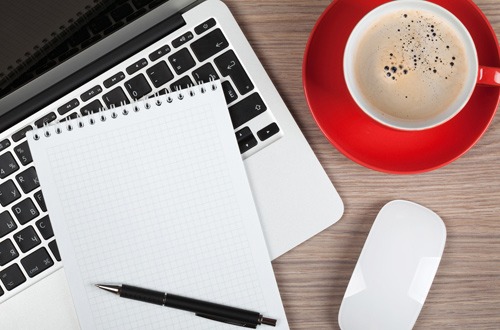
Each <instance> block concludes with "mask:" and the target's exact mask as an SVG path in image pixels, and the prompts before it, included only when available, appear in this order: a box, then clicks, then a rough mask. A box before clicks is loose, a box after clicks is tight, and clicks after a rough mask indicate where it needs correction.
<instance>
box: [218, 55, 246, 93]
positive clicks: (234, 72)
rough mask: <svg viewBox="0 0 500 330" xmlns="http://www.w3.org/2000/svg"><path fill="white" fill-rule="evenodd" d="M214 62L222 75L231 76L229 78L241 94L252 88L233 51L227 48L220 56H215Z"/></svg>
mask: <svg viewBox="0 0 500 330" xmlns="http://www.w3.org/2000/svg"><path fill="white" fill-rule="evenodd" d="M214 62H215V65H217V67H218V68H219V71H220V73H221V74H222V76H224V77H227V76H229V77H231V80H232V81H233V82H234V85H235V86H236V88H237V89H238V91H239V92H240V94H241V95H245V94H246V93H248V92H250V91H251V90H253V88H254V86H253V84H252V81H251V80H250V78H249V77H248V75H247V73H246V72H245V69H244V68H243V66H242V65H241V63H240V61H239V60H238V58H237V57H236V54H235V53H234V51H232V50H228V51H227V52H225V53H224V54H222V55H221V56H219V57H217V58H216V59H215V60H214Z"/></svg>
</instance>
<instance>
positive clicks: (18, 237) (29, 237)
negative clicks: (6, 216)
mask: <svg viewBox="0 0 500 330" xmlns="http://www.w3.org/2000/svg"><path fill="white" fill-rule="evenodd" d="M14 240H15V241H16V243H17V245H18V246H19V248H20V249H21V251H23V252H26V251H29V250H31V249H32V248H34V247H35V246H37V245H38V244H40V238H39V237H38V235H37V234H36V233H35V230H34V229H33V227H31V226H28V227H26V228H24V229H23V230H21V231H20V232H18V233H16V234H14Z"/></svg>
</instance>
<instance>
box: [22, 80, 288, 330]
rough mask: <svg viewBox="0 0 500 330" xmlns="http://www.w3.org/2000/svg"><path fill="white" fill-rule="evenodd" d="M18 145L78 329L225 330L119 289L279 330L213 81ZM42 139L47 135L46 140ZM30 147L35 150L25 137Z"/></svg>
mask: <svg viewBox="0 0 500 330" xmlns="http://www.w3.org/2000/svg"><path fill="white" fill-rule="evenodd" d="M214 84H215V86H217V90H215V91H213V90H211V88H210V85H205V88H206V92H205V93H204V94H202V93H201V92H200V87H195V88H194V89H193V91H194V92H195V96H190V95H189V93H188V92H186V91H183V92H181V93H183V95H184V99H183V100H179V99H178V97H177V95H178V93H173V94H171V97H172V98H173V102H172V103H167V102H166V98H167V96H162V97H160V98H159V100H161V101H162V105H160V106H158V105H156V104H155V100H156V99H151V100H148V101H147V102H148V104H149V105H151V107H150V109H146V106H145V104H140V103H139V109H140V110H139V111H138V112H135V111H133V110H132V109H133V105H131V106H127V107H126V109H128V110H129V113H128V115H123V114H122V112H121V111H122V110H123V109H121V108H118V109H115V110H110V111H114V112H115V113H119V115H118V116H117V118H112V117H111V113H110V111H107V112H105V113H104V114H105V116H106V120H105V121H104V122H103V121H101V120H100V116H101V115H100V114H96V115H92V116H91V117H90V118H94V120H95V124H94V125H90V123H89V120H90V118H82V119H81V121H83V122H84V124H85V126H84V127H83V128H79V127H78V125H77V121H78V119H77V120H75V121H72V122H71V124H72V125H73V126H74V128H73V130H72V131H67V128H66V124H59V125H60V126H59V128H61V129H62V132H61V133H60V134H56V128H57V126H55V127H49V128H45V129H41V130H38V131H35V132H33V133H32V134H30V136H29V137H28V138H29V140H30V142H29V143H30V148H31V151H32V154H33V157H34V161H35V164H36V166H37V171H38V176H39V178H40V182H41V185H42V189H43V193H44V197H45V200H46V203H47V207H48V209H49V212H50V217H51V221H52V224H53V227H54V231H55V234H56V238H57V242H58V246H59V250H60V252H61V256H62V259H63V263H64V269H65V272H66V275H67V278H68V282H69V286H70V290H71V293H72V296H73V301H74V303H75V308H76V311H77V314H78V318H79V321H80V325H81V327H82V328H83V329H233V328H234V326H231V325H227V324H224V323H220V322H215V321H211V320H206V319H203V318H200V317H196V316H195V315H194V314H193V313H189V312H185V311H180V310H175V309H171V308H165V307H161V306H156V305H152V304H147V303H143V302H137V301H133V300H129V299H123V298H119V297H118V296H116V295H113V294H110V293H108V292H105V291H103V290H100V289H98V288H96V287H95V286H94V284H96V283H105V284H106V283H111V284H129V285H135V286H140V287H145V288H149V289H153V290H158V291H166V292H168V293H172V294H178V295H184V296H187V297H190V298H195V299H201V300H206V301H211V302H215V303H220V304H225V305H229V306H234V307H240V308H244V309H249V310H254V311H258V312H260V313H262V314H264V315H266V316H269V317H273V318H277V319H278V327H277V328H279V329H288V324H287V321H286V316H285V313H284V310H283V306H282V303H281V299H280V295H279V291H278V288H277V285H276V281H275V278H274V273H273V270H272V267H271V263H270V261H269V257H268V253H267V249H266V245H265V241H264V238H263V234H262V230H261V228H260V223H259V220H258V216H257V212H256V209H255V205H254V204H253V199H252V195H251V191H250V188H249V184H248V181H247V177H246V174H245V170H244V166H243V162H242V160H241V156H240V153H239V150H238V147H237V144H236V141H235V137H234V132H233V129H232V125H231V122H230V118H229V115H228V111H227V106H226V103H225V100H224V96H223V93H222V88H221V85H220V83H219V82H216V83H214ZM46 132H50V133H51V136H50V137H45V136H44V134H45V133H46ZM35 134H36V135H39V136H40V139H39V140H37V141H35V140H34V139H33V136H34V135H35Z"/></svg>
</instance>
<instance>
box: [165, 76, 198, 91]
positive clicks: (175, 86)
mask: <svg viewBox="0 0 500 330" xmlns="http://www.w3.org/2000/svg"><path fill="white" fill-rule="evenodd" d="M189 86H193V81H192V80H191V79H190V78H189V77H188V76H184V77H182V78H181V79H179V80H177V81H175V82H173V83H172V84H171V85H170V90H172V91H177V90H181V89H184V88H187V87H189Z"/></svg>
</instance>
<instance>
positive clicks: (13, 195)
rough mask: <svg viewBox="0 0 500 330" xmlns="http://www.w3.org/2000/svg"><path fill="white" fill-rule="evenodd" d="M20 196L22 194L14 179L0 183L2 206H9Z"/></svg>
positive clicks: (0, 201)
mask: <svg viewBox="0 0 500 330" xmlns="http://www.w3.org/2000/svg"><path fill="white" fill-rule="evenodd" d="M20 197H21V194H20V193H19V190H17V188H16V185H15V184H14V181H12V180H9V181H7V182H5V183H2V184H1V185H0V204H1V205H2V206H7V205H9V204H10V203H12V202H13V201H15V200H17V199H19V198H20Z"/></svg>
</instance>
